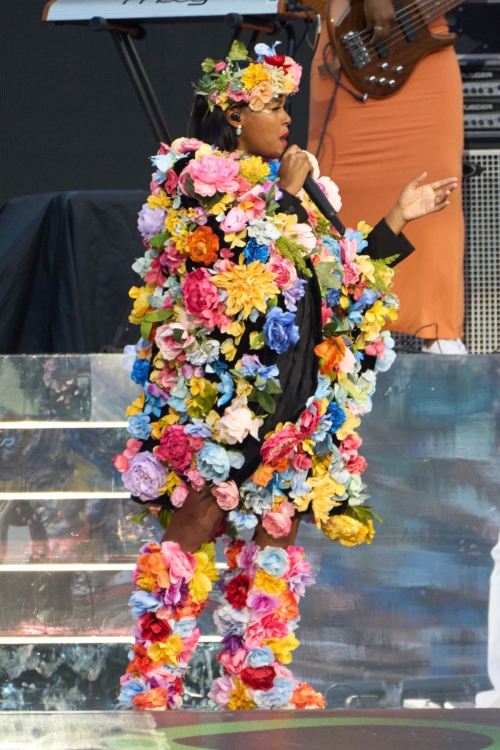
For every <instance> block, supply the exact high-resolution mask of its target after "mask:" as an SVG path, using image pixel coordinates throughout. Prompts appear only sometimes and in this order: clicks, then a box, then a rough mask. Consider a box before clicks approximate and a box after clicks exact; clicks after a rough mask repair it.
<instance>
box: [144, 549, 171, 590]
mask: <svg viewBox="0 0 500 750" xmlns="http://www.w3.org/2000/svg"><path fill="white" fill-rule="evenodd" d="M149 569H150V571H151V575H152V576H153V578H154V579H155V580H156V583H157V584H158V586H159V587H160V588H162V589H168V588H170V576H169V574H168V570H167V566H166V565H165V562H164V560H163V557H162V555H161V552H153V554H152V555H150V556H149Z"/></svg>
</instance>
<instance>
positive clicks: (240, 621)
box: [214, 604, 250, 637]
mask: <svg viewBox="0 0 500 750" xmlns="http://www.w3.org/2000/svg"><path fill="white" fill-rule="evenodd" d="M249 616H250V615H249V612H248V610H244V609H233V607H231V605H230V604H224V606H222V607H219V608H218V609H216V610H215V612H214V622H215V627H216V628H217V632H218V633H219V634H220V635H222V636H223V637H227V636H230V635H243V633H244V632H245V630H246V629H247V627H248V618H249Z"/></svg>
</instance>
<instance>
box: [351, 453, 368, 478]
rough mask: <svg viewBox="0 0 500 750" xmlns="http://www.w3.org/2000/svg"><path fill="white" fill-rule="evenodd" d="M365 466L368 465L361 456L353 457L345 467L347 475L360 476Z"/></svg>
mask: <svg viewBox="0 0 500 750" xmlns="http://www.w3.org/2000/svg"><path fill="white" fill-rule="evenodd" d="M367 466H368V463H367V462H366V459H365V458H363V456H353V458H350V459H349V461H347V463H346V465H345V467H346V469H347V471H348V472H349V474H362V473H363V472H364V471H365V469H366V467H367Z"/></svg>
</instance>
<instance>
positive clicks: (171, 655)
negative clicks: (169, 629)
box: [148, 633, 184, 667]
mask: <svg viewBox="0 0 500 750" xmlns="http://www.w3.org/2000/svg"><path fill="white" fill-rule="evenodd" d="M183 651H184V645H183V643H182V641H181V637H180V635H178V634H177V633H175V634H174V635H171V636H170V637H169V638H168V639H167V640H166V641H164V642H162V641H158V642H157V643H153V644H152V645H151V646H150V647H149V648H148V656H149V658H150V659H151V661H161V662H164V663H165V662H166V663H167V664H175V666H176V667H177V666H179V662H178V661H177V657H178V656H179V654H182V652H183Z"/></svg>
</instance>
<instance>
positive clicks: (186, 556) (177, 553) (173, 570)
mask: <svg viewBox="0 0 500 750" xmlns="http://www.w3.org/2000/svg"><path fill="white" fill-rule="evenodd" d="M161 555H162V557H163V561H164V563H165V565H166V566H167V568H168V570H169V573H170V580H171V581H172V583H173V584H174V585H175V584H176V583H178V582H179V581H180V580H181V579H182V578H183V579H184V582H185V583H189V581H191V580H192V579H193V578H194V571H195V570H196V565H197V560H196V557H195V556H194V555H191V554H190V553H189V552H183V551H182V550H181V548H180V546H179V545H178V544H177V542H163V544H162V545H161Z"/></svg>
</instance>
